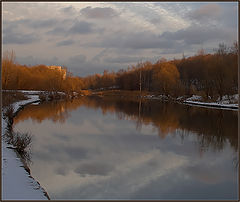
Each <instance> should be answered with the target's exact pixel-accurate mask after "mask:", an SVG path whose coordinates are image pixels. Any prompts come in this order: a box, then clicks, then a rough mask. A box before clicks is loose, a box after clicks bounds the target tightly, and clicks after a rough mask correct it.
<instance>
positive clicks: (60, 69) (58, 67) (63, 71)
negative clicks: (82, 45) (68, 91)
mask: <svg viewBox="0 0 240 202" xmlns="http://www.w3.org/2000/svg"><path fill="white" fill-rule="evenodd" d="M47 67H48V68H49V69H54V70H58V71H60V72H61V73H62V74H63V79H66V76H67V71H66V69H62V67H61V66H55V65H52V66H47Z"/></svg>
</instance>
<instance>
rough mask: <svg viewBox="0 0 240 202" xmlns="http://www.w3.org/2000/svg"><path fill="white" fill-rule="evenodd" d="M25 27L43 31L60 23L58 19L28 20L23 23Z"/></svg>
mask: <svg viewBox="0 0 240 202" xmlns="http://www.w3.org/2000/svg"><path fill="white" fill-rule="evenodd" d="M23 23H25V25H27V26H28V27H31V28H34V29H42V28H47V27H52V26H53V25H56V24H57V23H58V20H57V19H45V20H27V21H23Z"/></svg>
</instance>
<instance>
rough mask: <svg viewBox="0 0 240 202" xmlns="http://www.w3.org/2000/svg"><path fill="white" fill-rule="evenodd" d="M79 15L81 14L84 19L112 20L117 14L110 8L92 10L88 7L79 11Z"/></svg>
mask: <svg viewBox="0 0 240 202" xmlns="http://www.w3.org/2000/svg"><path fill="white" fill-rule="evenodd" d="M80 12H81V14H83V15H84V16H85V17H88V18H96V19H99V18H112V17H115V16H117V15H118V13H117V12H116V11H115V10H114V9H112V8H110V7H105V8H100V7H96V8H92V7H91V6H88V7H86V8H83V9H81V11H80Z"/></svg>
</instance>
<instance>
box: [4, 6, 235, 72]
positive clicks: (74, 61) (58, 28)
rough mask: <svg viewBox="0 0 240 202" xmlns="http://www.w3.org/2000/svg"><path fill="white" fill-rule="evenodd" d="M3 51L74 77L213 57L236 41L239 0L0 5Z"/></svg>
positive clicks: (26, 62)
mask: <svg viewBox="0 0 240 202" xmlns="http://www.w3.org/2000/svg"><path fill="white" fill-rule="evenodd" d="M2 9H3V12H2V15H3V24H2V28H3V29H2V32H3V51H5V50H14V51H15V53H16V56H17V58H16V59H17V62H18V63H20V64H27V65H34V64H46V65H65V66H67V67H68V69H69V71H71V72H72V73H74V74H75V75H78V76H86V75H89V74H93V73H102V72H103V71H104V69H107V70H109V71H112V70H113V71H118V70H119V69H121V68H123V69H125V68H127V67H128V66H130V65H132V64H136V63H137V62H139V61H141V60H142V61H145V60H149V61H152V62H156V61H157V60H158V59H160V58H161V57H165V58H167V59H173V58H174V57H175V58H181V57H182V54H183V53H184V54H185V55H186V56H190V55H194V54H195V53H196V52H197V50H199V49H201V48H203V49H204V50H205V51H206V52H212V51H213V49H214V48H217V47H218V44H219V43H223V42H224V43H226V44H227V45H231V44H232V43H233V42H234V41H235V40H237V34H238V21H237V15H238V10H237V2H230V3H226V2H225V3H218V2H214V3H203V2H202V3H200V2H198V3H180V2H179V3H176V2H174V3H167V2H145V3H132V2H125V3H123V2H122V3H114V2H108V3H99V2H87V3H84V2H81V3H78V2H76V3H64V2H61V3H56V2H54V3H45V2H41V3H40V2H39V3H22V2H19V3H17V2H13V3H10V2H3V6H2Z"/></svg>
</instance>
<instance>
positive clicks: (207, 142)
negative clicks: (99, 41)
mask: <svg viewBox="0 0 240 202" xmlns="http://www.w3.org/2000/svg"><path fill="white" fill-rule="evenodd" d="M80 106H84V107H87V108H91V109H101V110H102V113H103V114H106V113H111V114H116V115H117V117H118V119H120V120H133V121H135V122H136V127H137V129H141V125H142V124H144V125H148V124H152V125H153V126H155V127H156V128H157V130H158V131H159V136H160V137H161V138H165V137H166V136H167V135H168V134H169V133H171V134H177V135H179V136H181V138H182V140H184V138H185V137H186V136H187V135H189V131H191V132H194V133H196V134H197V137H198V138H197V143H198V145H199V146H200V148H201V150H202V151H205V150H206V149H208V148H212V149H215V150H221V149H222V148H223V147H224V144H225V143H226V142H229V143H230V144H231V146H232V147H234V149H235V150H237V142H238V137H237V134H238V125H237V120H238V116H237V112H233V111H223V110H215V109H207V108H200V107H190V106H187V105H180V104H174V103H163V102H161V101H159V100H145V99H142V100H141V102H139V100H136V99H128V98H126V97H117V96H116V97H115V96H106V97H97V96H96V97H95V96H88V97H83V98H81V99H74V100H72V101H58V102H49V103H44V104H41V105H39V106H38V105H32V106H31V105H30V106H27V107H26V108H25V109H24V110H23V111H21V112H19V114H18V116H17V117H16V118H15V119H14V122H15V123H16V122H19V121H21V120H25V119H28V118H32V119H33V120H36V121H38V122H41V121H42V120H44V119H50V120H52V121H55V122H56V121H59V122H64V121H65V119H66V118H67V117H68V115H69V113H68V112H69V111H71V110H75V109H77V108H78V107H80Z"/></svg>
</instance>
